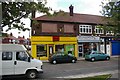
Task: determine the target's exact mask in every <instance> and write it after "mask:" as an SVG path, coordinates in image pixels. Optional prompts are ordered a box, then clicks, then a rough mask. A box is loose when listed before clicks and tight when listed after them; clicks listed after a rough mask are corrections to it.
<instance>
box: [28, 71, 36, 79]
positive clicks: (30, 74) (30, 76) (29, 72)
mask: <svg viewBox="0 0 120 80" xmlns="http://www.w3.org/2000/svg"><path fill="white" fill-rule="evenodd" d="M36 77H37V72H36V71H35V70H30V71H28V72H27V78H30V79H35V78H36Z"/></svg>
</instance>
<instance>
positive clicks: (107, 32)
mask: <svg viewBox="0 0 120 80" xmlns="http://www.w3.org/2000/svg"><path fill="white" fill-rule="evenodd" d="M106 35H114V33H113V32H112V31H106Z"/></svg>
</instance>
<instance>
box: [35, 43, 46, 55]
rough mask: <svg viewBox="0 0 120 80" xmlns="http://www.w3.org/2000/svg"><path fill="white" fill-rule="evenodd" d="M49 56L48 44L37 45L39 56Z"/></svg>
mask: <svg viewBox="0 0 120 80" xmlns="http://www.w3.org/2000/svg"><path fill="white" fill-rule="evenodd" d="M42 56H46V57H47V46H46V45H37V57H42Z"/></svg>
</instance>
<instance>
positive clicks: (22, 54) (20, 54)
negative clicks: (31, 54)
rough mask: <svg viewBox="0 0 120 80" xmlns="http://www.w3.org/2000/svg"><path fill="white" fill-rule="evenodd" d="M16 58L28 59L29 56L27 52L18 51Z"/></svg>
mask: <svg viewBox="0 0 120 80" xmlns="http://www.w3.org/2000/svg"><path fill="white" fill-rule="evenodd" d="M16 60H20V61H28V56H27V54H26V53H25V52H23V51H21V52H16Z"/></svg>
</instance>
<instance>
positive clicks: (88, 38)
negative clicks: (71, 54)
mask: <svg viewBox="0 0 120 80" xmlns="http://www.w3.org/2000/svg"><path fill="white" fill-rule="evenodd" d="M77 39H78V41H84V42H85V41H87V42H89V41H100V37H98V36H77Z"/></svg>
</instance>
